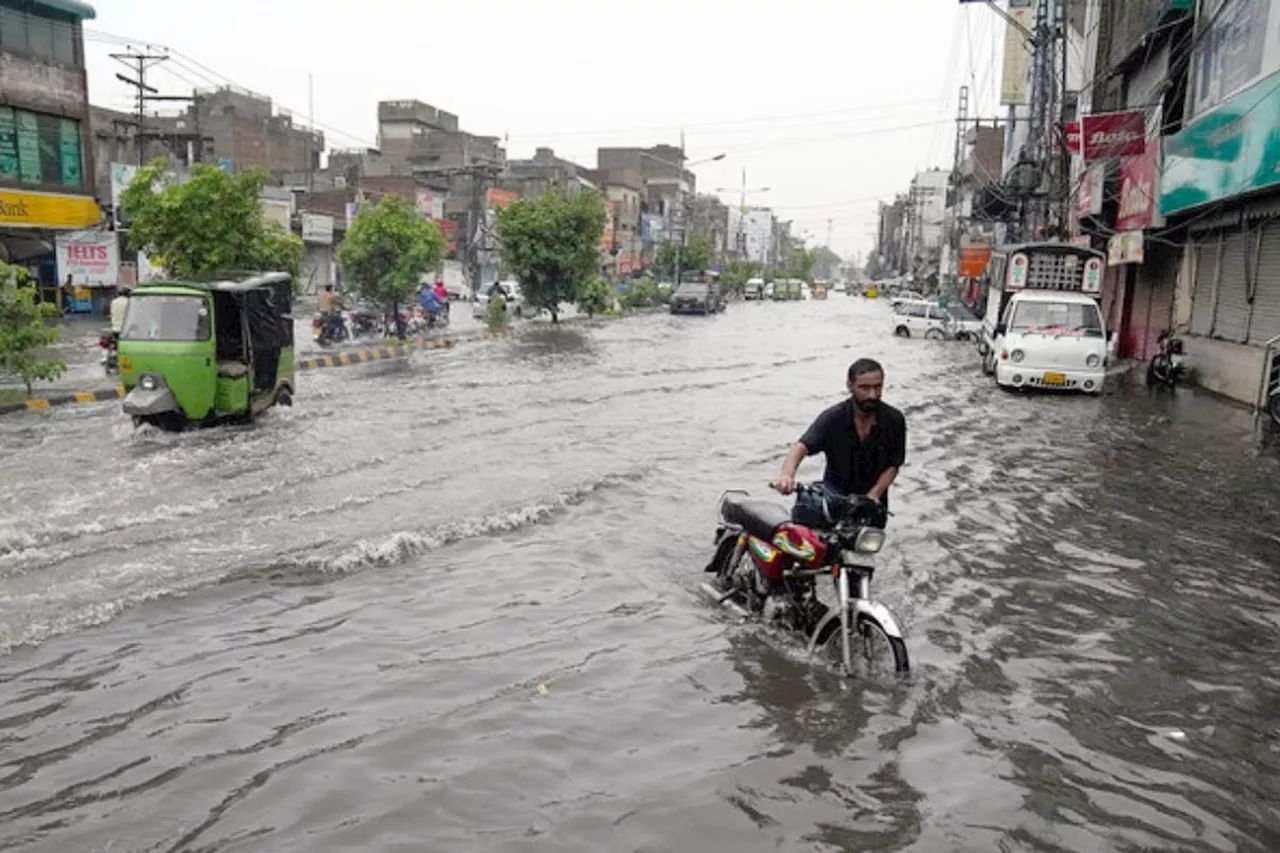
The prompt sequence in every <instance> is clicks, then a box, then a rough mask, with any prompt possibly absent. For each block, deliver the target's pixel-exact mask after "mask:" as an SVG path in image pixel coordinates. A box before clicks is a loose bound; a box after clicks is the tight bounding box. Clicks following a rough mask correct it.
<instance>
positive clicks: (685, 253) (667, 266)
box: [654, 234, 711, 284]
mask: <svg viewBox="0 0 1280 853" xmlns="http://www.w3.org/2000/svg"><path fill="white" fill-rule="evenodd" d="M677 255H678V256H679V264H680V269H679V271H678V272H677V270H676V257H677ZM654 266H656V267H657V268H658V272H659V273H661V274H662V275H663V276H666V277H669V278H670V280H671V281H672V282H674V283H676V284H679V283H680V278H679V275H680V273H685V272H702V271H703V270H705V269H706V268H707V267H709V266H711V238H710V237H706V236H703V235H702V234H694V235H692V236H690V237H689V238H688V239H687V240H685V241H684V246H681V245H680V244H679V243H676V242H673V241H668V242H666V243H663V244H662V248H660V249H659V250H658V257H657V258H656V259H655V260H654Z"/></svg>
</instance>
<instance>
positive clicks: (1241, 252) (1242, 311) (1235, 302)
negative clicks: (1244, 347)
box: [1213, 231, 1253, 343]
mask: <svg viewBox="0 0 1280 853" xmlns="http://www.w3.org/2000/svg"><path fill="white" fill-rule="evenodd" d="M1252 237H1253V234H1251V233H1247V232H1244V231H1231V232H1228V233H1227V236H1226V239H1225V240H1224V241H1223V244H1222V257H1221V260H1220V261H1219V265H1220V266H1221V267H1222V272H1221V273H1220V274H1219V276H1218V309H1217V312H1216V315H1215V317H1214V322H1213V336H1214V337H1215V338H1222V339H1223V340H1226V341H1240V342H1242V343H1243V342H1244V339H1245V337H1246V336H1247V335H1248V333H1249V331H1248V330H1249V279H1248V275H1247V272H1248V269H1249V266H1250V265H1251V262H1252V260H1253V259H1252V258H1250V257H1249V255H1250V254H1251V252H1252V246H1253V240H1252Z"/></svg>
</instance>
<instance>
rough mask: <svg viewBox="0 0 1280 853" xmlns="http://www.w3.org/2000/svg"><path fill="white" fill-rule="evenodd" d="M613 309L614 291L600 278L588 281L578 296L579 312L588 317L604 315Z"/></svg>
mask: <svg viewBox="0 0 1280 853" xmlns="http://www.w3.org/2000/svg"><path fill="white" fill-rule="evenodd" d="M612 307H613V289H612V288H610V287H609V282H607V281H605V280H604V279H603V278H601V277H600V276H598V275H597V276H592V277H591V278H589V279H587V280H586V281H585V282H584V283H583V285H582V290H581V292H580V293H579V294H578V310H579V311H581V312H582V313H583V314H586V315H587V316H588V317H594V316H595V315H597V314H603V313H605V312H606V311H608V310H609V309H610V308H612Z"/></svg>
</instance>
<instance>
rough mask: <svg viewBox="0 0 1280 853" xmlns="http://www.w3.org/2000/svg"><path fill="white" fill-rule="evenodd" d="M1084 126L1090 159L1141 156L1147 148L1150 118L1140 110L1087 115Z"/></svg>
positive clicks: (1085, 148) (1085, 151) (1086, 156)
mask: <svg viewBox="0 0 1280 853" xmlns="http://www.w3.org/2000/svg"><path fill="white" fill-rule="evenodd" d="M1082 130H1083V137H1084V138H1083V139H1082V140H1081V150H1082V152H1083V154H1084V161H1085V162H1086V163H1093V162H1096V161H1098V160H1110V159H1113V158H1115V157H1137V156H1138V155H1140V154H1142V153H1143V152H1144V151H1146V150H1147V119H1146V116H1144V115H1143V114H1142V113H1140V112H1132V113H1105V114H1103V115H1096V116H1085V117H1084V121H1083V123H1082Z"/></svg>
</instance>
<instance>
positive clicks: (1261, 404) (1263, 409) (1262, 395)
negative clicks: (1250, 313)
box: [1253, 335, 1280, 437]
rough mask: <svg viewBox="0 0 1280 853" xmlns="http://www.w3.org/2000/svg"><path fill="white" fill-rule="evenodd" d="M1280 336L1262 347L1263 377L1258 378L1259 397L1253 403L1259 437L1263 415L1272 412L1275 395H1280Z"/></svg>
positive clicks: (1254, 428)
mask: <svg viewBox="0 0 1280 853" xmlns="http://www.w3.org/2000/svg"><path fill="white" fill-rule="evenodd" d="M1278 344H1280V335H1276V336H1275V337H1274V338H1272V339H1271V340H1269V341H1267V342H1266V343H1265V344H1263V345H1262V352H1263V355H1262V375H1261V376H1260V377H1259V378H1258V395H1257V397H1255V398H1254V401H1253V433H1254V436H1255V437H1257V436H1258V434H1259V427H1260V426H1261V425H1262V416H1263V413H1268V414H1269V411H1270V405H1269V404H1270V401H1271V396H1272V395H1273V394H1280V357H1278V356H1280V346H1277V345H1278Z"/></svg>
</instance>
